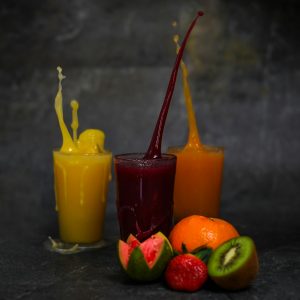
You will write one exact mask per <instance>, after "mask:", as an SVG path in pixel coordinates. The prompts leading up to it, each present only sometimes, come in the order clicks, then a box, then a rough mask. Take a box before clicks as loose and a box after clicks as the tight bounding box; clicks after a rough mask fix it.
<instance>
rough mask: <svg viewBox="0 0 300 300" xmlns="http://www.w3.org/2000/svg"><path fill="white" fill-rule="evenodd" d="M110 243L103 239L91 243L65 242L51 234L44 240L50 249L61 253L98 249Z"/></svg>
mask: <svg viewBox="0 0 300 300" xmlns="http://www.w3.org/2000/svg"><path fill="white" fill-rule="evenodd" d="M107 245H108V242H107V241H105V240H101V241H98V242H95V243H91V244H75V243H65V242H63V241H61V240H60V239H53V238H51V237H50V236H49V237H48V240H46V241H45V242H44V246H45V248H46V249H47V250H48V251H51V252H56V253H59V254H75V253H81V252H87V251H92V250H97V249H100V248H103V247H105V246H107Z"/></svg>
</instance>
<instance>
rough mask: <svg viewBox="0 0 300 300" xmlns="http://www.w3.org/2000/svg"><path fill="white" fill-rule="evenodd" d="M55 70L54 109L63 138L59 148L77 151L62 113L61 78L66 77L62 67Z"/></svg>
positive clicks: (62, 150)
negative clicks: (56, 77) (56, 83)
mask: <svg viewBox="0 0 300 300" xmlns="http://www.w3.org/2000/svg"><path fill="white" fill-rule="evenodd" d="M57 71H58V91H57V94H56V97H55V111H56V115H57V118H58V122H59V127H60V130H61V134H62V139H63V144H62V146H61V148H60V151H61V152H65V153H68V152H77V147H76V145H75V144H74V142H73V140H72V138H71V136H70V133H69V131H68V128H67V126H66V124H65V121H64V114H63V105H62V102H63V97H62V81H63V79H65V78H66V76H64V75H63V74H62V68H61V67H57Z"/></svg>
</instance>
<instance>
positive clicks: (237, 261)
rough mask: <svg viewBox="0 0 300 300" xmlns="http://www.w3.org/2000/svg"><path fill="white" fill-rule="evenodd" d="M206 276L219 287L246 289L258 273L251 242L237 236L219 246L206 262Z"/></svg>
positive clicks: (256, 259) (254, 250) (254, 251)
mask: <svg viewBox="0 0 300 300" xmlns="http://www.w3.org/2000/svg"><path fill="white" fill-rule="evenodd" d="M207 267H208V275H209V276H210V278H211V279H212V280H213V281H214V282H215V283H216V284H217V285H219V286H220V287H222V288H224V289H227V290H239V289H243V288H245V287H247V286H248V285H249V284H250V283H251V282H252V281H253V280H254V279H255V277H256V275H257V272H258V258H257V253H256V248H255V244H254V242H253V240H252V239H251V238H250V237H247V236H239V237H236V238H233V239H231V240H228V241H227V242H225V243H223V244H222V245H221V246H219V247H218V248H217V249H216V250H215V251H214V252H213V253H212V255H211V256H210V258H209V261H208V265H207Z"/></svg>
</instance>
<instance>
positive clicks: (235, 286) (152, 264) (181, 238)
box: [118, 216, 259, 292]
mask: <svg viewBox="0 0 300 300" xmlns="http://www.w3.org/2000/svg"><path fill="white" fill-rule="evenodd" d="M118 252H119V253H118V254H119V261H120V264H121V266H122V268H123V270H124V271H125V272H126V274H127V275H128V276H129V277H130V278H131V279H133V280H135V281H140V282H148V281H155V280H158V279H159V278H161V277H162V275H163V274H164V278H165V281H166V283H167V285H168V287H169V288H171V289H173V290H178V291H188V292H194V291H197V290H199V289H200V288H201V287H202V286H203V285H204V283H205V282H206V281H207V279H208V278H210V279H211V280H212V281H214V282H215V284H217V285H218V286H219V287H221V288H224V289H226V290H239V289H243V288H245V287H247V286H249V285H250V283H251V282H252V281H253V280H254V279H255V277H256V275H257V272H258V266H259V265H258V258H257V253H256V248H255V244H254V242H253V240H252V239H251V238H250V237H247V236H239V233H238V232H237V230H236V229H235V228H234V227H233V226H232V225H231V224H230V223H228V222H226V221H224V220H221V219H217V218H207V217H204V216H190V217H187V218H184V219H182V220H181V221H180V222H179V223H177V224H176V225H175V226H174V228H173V229H172V231H171V234H170V236H169V240H168V239H167V238H166V237H165V236H164V235H163V234H162V233H161V232H158V233H156V234H154V235H153V236H151V237H150V238H149V239H147V240H146V241H144V242H142V243H140V242H139V241H138V240H137V239H136V238H135V237H134V236H133V235H130V236H129V237H128V239H127V242H126V243H125V242H124V241H121V240H120V241H119V243H118Z"/></svg>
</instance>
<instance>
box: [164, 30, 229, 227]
mask: <svg viewBox="0 0 300 300" xmlns="http://www.w3.org/2000/svg"><path fill="white" fill-rule="evenodd" d="M178 41H179V36H178V35H175V36H174V42H175V44H176V46H177V52H178V51H179V49H180V45H179V43H178ZM180 67H181V71H182V82H183V91H184V97H185V104H186V109H187V115H188V124H189V136H188V141H187V144H186V145H185V146H184V147H181V148H180V147H170V148H169V150H168V153H171V154H174V155H176V156H177V166H176V176H175V187H174V221H175V222H178V221H180V220H181V219H182V218H184V217H187V216H189V215H194V214H197V215H204V216H207V217H217V216H219V213H220V196H221V186H222V173H223V163H224V149H223V148H222V147H213V146H207V145H204V144H202V142H201V140H200V136H199V133H198V127H197V122H196V116H195V111H194V108H193V103H192V97H191V92H190V87H189V83H188V70H187V67H186V65H185V63H184V62H183V60H181V63H180Z"/></svg>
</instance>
